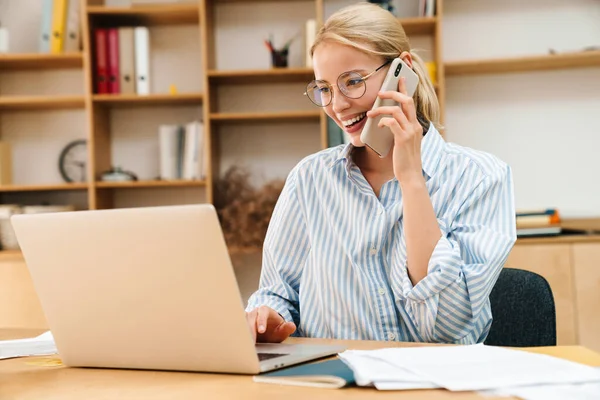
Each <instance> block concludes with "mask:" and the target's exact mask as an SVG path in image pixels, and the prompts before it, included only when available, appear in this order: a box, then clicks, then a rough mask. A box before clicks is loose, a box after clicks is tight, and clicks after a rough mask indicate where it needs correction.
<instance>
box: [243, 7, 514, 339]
mask: <svg viewBox="0 0 600 400" xmlns="http://www.w3.org/2000/svg"><path fill="white" fill-rule="evenodd" d="M312 56H313V66H314V71H315V77H316V80H315V81H313V82H311V83H309V84H308V85H307V92H306V95H307V96H308V97H309V99H310V100H311V101H313V102H314V103H315V104H316V105H317V106H320V107H324V108H325V111H326V113H327V115H328V116H329V117H330V118H332V119H333V120H334V121H335V122H336V123H337V124H338V125H339V126H340V127H342V128H343V129H344V131H345V133H346V134H347V135H348V136H349V137H350V144H348V145H346V146H344V145H342V146H338V147H334V148H330V149H326V150H323V151H320V152H318V153H316V154H313V155H310V156H308V157H306V158H305V159H304V160H302V161H301V162H300V163H299V164H298V165H297V166H296V167H295V168H294V169H293V170H292V171H291V172H290V174H289V176H288V178H287V180H286V184H285V187H284V189H283V191H282V193H281V196H280V198H279V200H278V202H277V205H276V207H275V210H274V212H273V216H272V219H271V223H270V225H269V229H268V232H267V236H266V238H265V243H264V249H263V265H262V275H261V279H260V287H259V289H258V291H257V292H256V293H254V294H253V295H252V296H251V298H250V299H249V301H248V306H247V308H246V311H247V318H248V324H249V326H250V329H251V331H252V332H253V333H254V335H255V337H256V340H257V341H265V342H279V341H282V340H284V339H285V338H287V337H288V336H289V335H291V334H294V335H297V336H307V337H322V338H336V339H368V340H397V341H422V342H451V343H477V342H482V341H484V340H485V338H486V336H487V334H488V332H489V329H490V325H491V322H492V315H491V310H490V304H489V299H488V296H489V293H490V291H491V289H492V287H493V286H494V283H495V282H496V279H497V277H498V274H499V273H500V270H501V268H502V266H503V264H504V262H505V260H506V258H507V256H508V254H509V252H510V250H511V248H512V246H513V244H514V242H515V240H516V227H515V209H514V199H513V182H512V175H511V170H510V168H509V166H508V165H506V164H505V163H503V162H502V161H500V160H498V159H497V158H496V157H494V156H492V155H490V154H486V153H483V152H480V151H475V150H472V149H468V148H465V147H461V146H458V145H455V144H451V143H447V142H445V141H444V139H443V138H442V137H441V136H440V133H439V132H438V129H439V106H438V102H437V98H436V94H435V91H434V88H433V85H432V84H431V82H430V80H429V78H428V75H427V73H426V70H425V68H424V65H423V62H422V60H421V59H420V58H419V57H418V56H417V55H416V54H415V53H414V52H413V51H411V48H410V44H409V41H408V39H407V37H406V34H405V32H404V30H403V28H402V26H401V25H400V23H399V22H398V20H397V19H396V18H395V17H394V16H393V15H392V14H391V13H389V12H388V11H386V10H383V9H382V8H380V7H379V6H377V5H373V4H368V3H363V4H358V5H353V6H350V7H346V8H344V9H342V10H340V11H338V12H337V13H335V14H334V15H332V16H331V17H330V18H329V19H328V20H327V22H326V23H325V25H324V26H323V27H322V28H321V29H320V31H319V33H318V35H317V38H316V41H315V43H314V45H313V47H312ZM396 57H401V58H402V60H404V62H405V63H406V64H407V65H408V66H410V67H411V68H412V69H413V70H414V71H415V72H416V73H417V75H418V76H419V80H420V81H419V84H418V87H417V90H416V92H415V94H414V96H413V97H409V96H407V95H406V91H405V85H404V82H403V81H402V80H401V81H400V82H399V84H398V91H392V92H384V93H379V92H378V91H379V88H380V87H381V85H382V83H383V80H384V78H385V75H386V73H387V69H388V68H389V63H388V62H389V61H390V60H392V59H394V58H396ZM386 63H387V64H386ZM382 65H384V67H383V68H380V67H381V66H382ZM386 65H387V67H386ZM377 96H379V97H381V98H383V99H393V100H394V101H395V102H396V103H397V104H398V105H397V106H392V107H380V108H378V109H375V110H372V111H371V108H372V106H373V104H374V102H375V100H376V98H377ZM378 115H385V117H384V118H383V119H382V120H381V122H380V124H381V125H382V126H387V127H388V128H389V129H390V130H391V131H392V132H393V134H394V145H393V147H392V151H390V153H389V154H388V156H386V157H385V158H380V157H379V156H378V155H377V154H376V153H374V152H373V151H372V150H370V149H369V148H368V147H366V146H365V145H364V144H363V143H362V142H361V140H360V133H361V130H362V128H363V126H364V125H365V121H366V118H372V117H376V116H378ZM483 133H484V132H483Z"/></svg>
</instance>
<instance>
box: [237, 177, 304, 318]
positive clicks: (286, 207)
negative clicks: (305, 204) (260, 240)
mask: <svg viewBox="0 0 600 400" xmlns="http://www.w3.org/2000/svg"><path fill="white" fill-rule="evenodd" d="M309 250H310V241H309V238H308V234H307V231H306V221H305V218H304V214H303V212H302V207H301V205H300V203H299V201H298V196H297V193H296V175H295V171H294V170H293V171H292V172H291V173H290V175H289V176H288V179H287V180H286V183H285V185H284V188H283V190H282V192H281V194H280V196H279V199H278V200H277V204H276V205H275V208H274V209H273V214H272V216H271V220H270V222H269V228H268V230H267V234H266V236H265V242H264V246H263V259H262V271H261V276H260V282H259V287H258V290H257V291H256V292H255V293H254V294H253V295H252V296H251V297H250V299H249V300H248V305H247V307H246V311H251V310H253V309H254V308H256V307H260V306H262V305H265V306H268V307H270V308H272V309H274V310H275V311H277V312H278V313H279V314H281V316H282V317H283V318H284V319H285V320H286V321H293V322H294V323H295V324H296V326H299V324H300V312H299V287H300V278H301V276H302V270H303V267H304V264H305V262H306V259H307V256H308V253H309Z"/></svg>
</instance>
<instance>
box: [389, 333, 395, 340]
mask: <svg viewBox="0 0 600 400" xmlns="http://www.w3.org/2000/svg"><path fill="white" fill-rule="evenodd" d="M388 339H389V340H394V339H396V335H394V334H393V333H392V332H390V333H388Z"/></svg>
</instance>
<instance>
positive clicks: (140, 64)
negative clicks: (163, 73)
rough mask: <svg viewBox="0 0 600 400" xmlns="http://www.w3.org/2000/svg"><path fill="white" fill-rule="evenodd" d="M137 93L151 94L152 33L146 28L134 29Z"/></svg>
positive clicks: (138, 27)
mask: <svg viewBox="0 0 600 400" xmlns="http://www.w3.org/2000/svg"><path fill="white" fill-rule="evenodd" d="M134 38H135V75H136V83H135V86H136V91H137V94H139V95H145V94H150V33H149V32H148V28H147V27H145V26H137V27H135V28H134Z"/></svg>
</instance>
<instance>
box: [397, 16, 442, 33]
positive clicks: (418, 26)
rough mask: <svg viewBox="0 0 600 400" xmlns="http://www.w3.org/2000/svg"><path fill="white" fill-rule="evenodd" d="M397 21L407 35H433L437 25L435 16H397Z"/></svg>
mask: <svg viewBox="0 0 600 400" xmlns="http://www.w3.org/2000/svg"><path fill="white" fill-rule="evenodd" d="M399 21H400V23H401V24H402V27H403V28H404V32H406V34H407V35H408V36H414V35H433V33H434V32H435V26H436V25H437V17H414V18H399Z"/></svg>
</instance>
